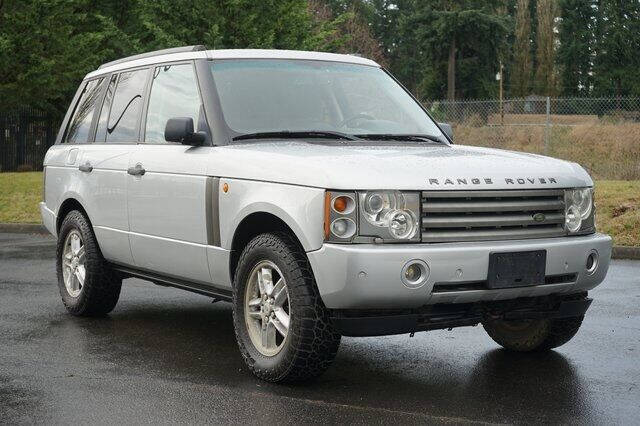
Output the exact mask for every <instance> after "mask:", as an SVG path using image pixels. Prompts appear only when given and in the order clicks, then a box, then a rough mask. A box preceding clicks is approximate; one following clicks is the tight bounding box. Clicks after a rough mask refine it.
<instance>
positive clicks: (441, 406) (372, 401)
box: [0, 234, 640, 424]
mask: <svg viewBox="0 0 640 426" xmlns="http://www.w3.org/2000/svg"><path fill="white" fill-rule="evenodd" d="M591 296H592V297H594V299H595V301H594V303H593V305H592V307H591V309H590V311H589V312H588V314H587V318H586V320H585V322H584V324H583V326H582V329H581V330H580V332H579V333H578V335H577V336H576V337H575V338H574V339H573V340H572V341H571V342H569V343H568V344H566V345H565V346H563V347H561V348H559V349H558V350H556V351H554V352H551V353H547V354H542V355H514V354H510V353H508V352H506V351H503V350H501V349H499V347H498V346H497V345H496V344H494V343H493V342H492V341H491V340H490V339H489V338H488V337H487V336H486V335H485V333H484V331H483V330H482V328H481V327H474V328H460V329H454V330H453V331H434V332H429V333H418V334H416V335H415V337H413V338H409V336H407V335H402V336H392V337H382V338H379V337H378V338H343V340H342V346H341V348H340V351H339V353H338V357H337V359H336V360H335V363H334V364H333V366H332V367H331V369H330V370H329V371H327V373H326V374H325V375H324V376H322V377H321V378H320V379H319V380H317V381H316V382H313V383H311V384H306V385H296V386H282V385H271V384H267V383H264V382H261V381H259V380H257V379H255V378H254V377H253V376H252V375H251V374H250V372H249V371H248V370H247V368H245V366H244V364H243V362H242V359H241V357H240V354H239V352H238V350H237V347H236V343H235V340H234V335H233V325H232V322H231V307H230V305H229V304H225V303H218V304H211V303H210V301H209V299H207V298H205V297H203V296H198V295H193V294H190V293H186V292H182V291H180V290H175V289H171V288H163V287H158V286H155V285H153V284H150V283H147V282H144V281H140V280H135V279H130V280H126V281H125V283H124V285H123V289H122V295H121V297H120V302H119V304H118V306H117V307H116V309H115V310H114V311H113V313H112V314H111V315H110V316H109V317H107V318H102V319H85V318H74V317H71V316H69V315H67V314H66V313H65V310H64V308H63V306H62V303H61V302H60V300H59V295H58V290H57V287H56V281H55V270H54V243H53V239H51V238H47V237H42V236H25V235H10V234H0V423H47V424H60V423H65V424H69V423H82V424H87V423H101V424H104V423H136V424H139V423H176V422H179V423H252V424H257V423H262V424H264V423H276V422H278V423H285V424H304V423H315V424H317V423H323V424H327V423H357V424H362V423H367V424H388V423H397V424H406V423H534V422H535V423H538V422H543V423H589V424H603V423H609V424H610V423H615V424H638V423H640V262H634V261H615V262H614V263H613V266H612V268H611V269H610V271H609V276H608V278H607V280H606V282H605V283H603V284H602V285H601V286H600V287H599V288H597V289H596V290H594V291H593V292H592V293H591Z"/></svg>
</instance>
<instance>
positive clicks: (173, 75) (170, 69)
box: [145, 64, 201, 143]
mask: <svg viewBox="0 0 640 426" xmlns="http://www.w3.org/2000/svg"><path fill="white" fill-rule="evenodd" d="M200 104H201V101H200V94H199V93H198V84H197V81H196V76H195V73H194V71H193V66H192V65H191V64H180V65H164V66H161V67H157V68H156V69H155V70H154V72H153V81H152V84H151V96H150V98H149V108H148V110H147V121H146V129H145V142H148V143H164V142H166V141H165V139H164V128H165V126H166V124H167V120H169V119H170V118H174V117H191V118H192V119H193V124H194V127H196V128H197V127H198V118H199V111H200Z"/></svg>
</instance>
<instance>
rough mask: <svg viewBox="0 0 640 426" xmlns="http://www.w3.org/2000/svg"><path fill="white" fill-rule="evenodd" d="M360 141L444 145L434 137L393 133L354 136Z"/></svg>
mask: <svg viewBox="0 0 640 426" xmlns="http://www.w3.org/2000/svg"><path fill="white" fill-rule="evenodd" d="M354 136H357V137H359V138H362V139H369V140H374V141H408V142H427V141H430V142H438V143H444V142H443V140H442V139H440V138H439V137H438V136H435V135H417V134H416V135H411V134H404V133H403V134H393V133H368V134H362V135H354Z"/></svg>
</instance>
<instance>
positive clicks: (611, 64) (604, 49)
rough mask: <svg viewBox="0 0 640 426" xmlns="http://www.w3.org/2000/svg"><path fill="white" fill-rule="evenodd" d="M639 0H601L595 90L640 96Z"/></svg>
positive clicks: (597, 28)
mask: <svg viewBox="0 0 640 426" xmlns="http://www.w3.org/2000/svg"><path fill="white" fill-rule="evenodd" d="M638 46H640V2H638V1H627V0H600V1H599V2H598V21H597V26H596V48H595V49H596V56H595V60H594V93H595V94H596V95H598V96H611V95H616V96H640V56H639V55H638Z"/></svg>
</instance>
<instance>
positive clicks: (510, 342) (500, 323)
mask: <svg viewBox="0 0 640 426" xmlns="http://www.w3.org/2000/svg"><path fill="white" fill-rule="evenodd" d="M583 319H584V315H583V316H579V317H571V318H559V319H540V320H517V321H506V320H485V321H483V323H482V325H483V326H484V329H485V330H486V331H487V334H488V335H489V336H490V337H491V338H492V339H493V340H494V341H495V342H496V343H497V344H499V345H501V346H502V347H504V348H505V349H509V350H512V351H517V352H532V351H547V350H550V349H553V348H557V347H558V346H562V345H564V344H565V343H567V342H568V341H569V340H571V339H572V338H573V336H575V335H576V333H577V332H578V329H579V328H580V325H581V324H582V320H583Z"/></svg>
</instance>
